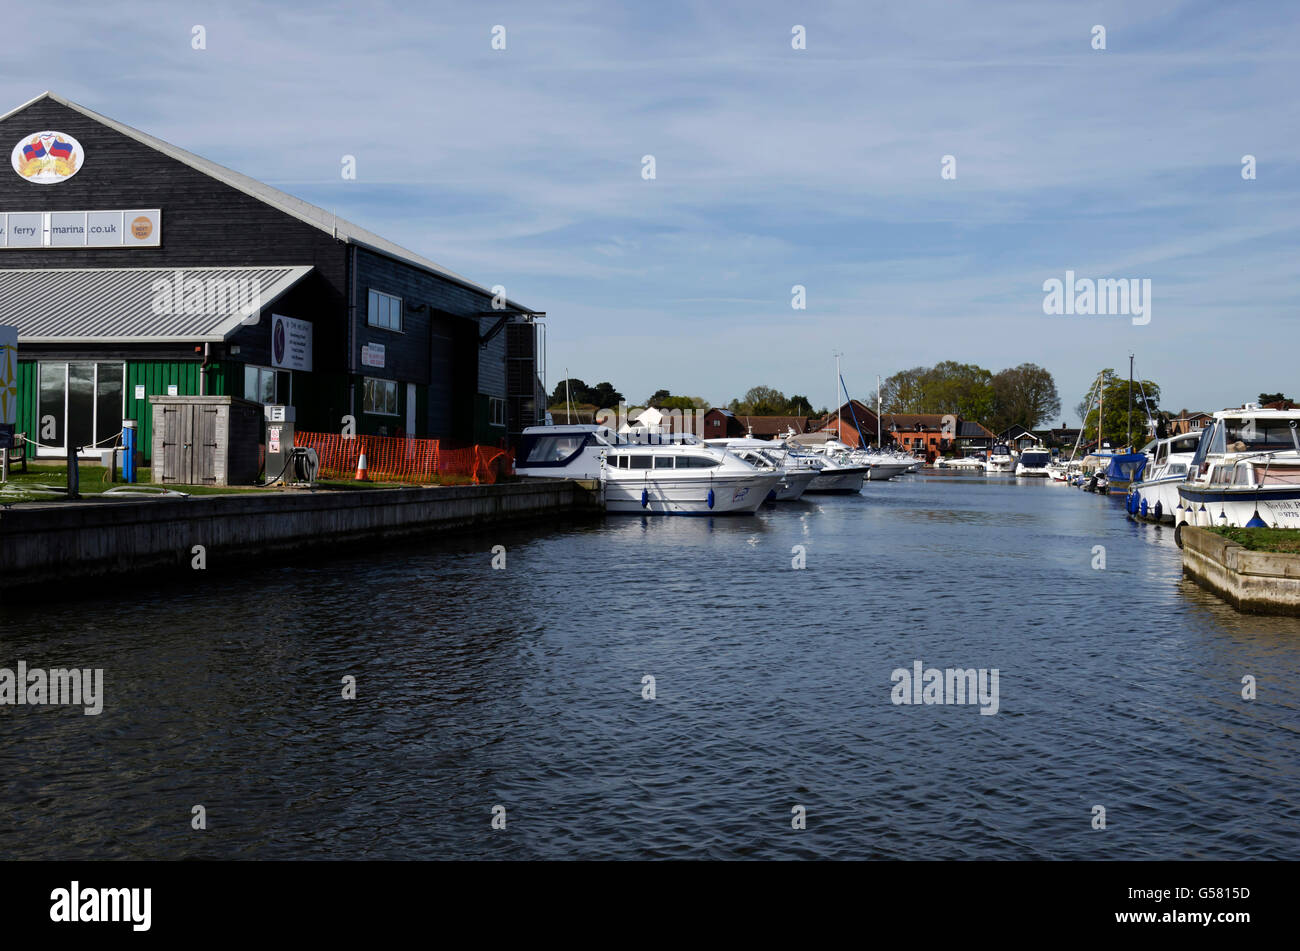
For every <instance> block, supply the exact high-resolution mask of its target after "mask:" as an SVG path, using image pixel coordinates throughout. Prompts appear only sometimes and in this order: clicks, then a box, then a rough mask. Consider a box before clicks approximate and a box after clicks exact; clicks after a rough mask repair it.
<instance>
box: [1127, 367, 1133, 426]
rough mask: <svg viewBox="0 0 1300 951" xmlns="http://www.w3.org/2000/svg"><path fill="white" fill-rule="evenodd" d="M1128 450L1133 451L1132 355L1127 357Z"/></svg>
mask: <svg viewBox="0 0 1300 951" xmlns="http://www.w3.org/2000/svg"><path fill="white" fill-rule="evenodd" d="M1126 415H1127V416H1128V448H1129V450H1130V451H1131V450H1132V449H1133V353H1132V351H1130V352H1129V355H1128V413H1127V414H1126Z"/></svg>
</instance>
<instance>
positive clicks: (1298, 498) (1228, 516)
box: [1175, 483, 1300, 529]
mask: <svg viewBox="0 0 1300 951" xmlns="http://www.w3.org/2000/svg"><path fill="white" fill-rule="evenodd" d="M1178 495H1179V497H1180V499H1181V501H1182V503H1183V510H1182V512H1181V514H1180V513H1177V512H1175V515H1176V516H1177V517H1178V520H1179V521H1180V522H1187V523H1189V524H1191V525H1195V526H1197V527H1198V528H1213V527H1216V526H1223V525H1226V526H1229V527H1235V528H1242V527H1245V526H1246V525H1247V524H1248V523H1250V521H1251V520H1252V519H1253V518H1254V517H1255V513H1256V512H1258V513H1259V518H1260V519H1261V520H1262V521H1263V522H1264V524H1265V525H1266V526H1267V527H1269V528H1298V529H1300V486H1294V485H1279V486H1269V485H1264V486H1241V487H1240V488H1235V487H1230V486H1189V485H1187V484H1185V483H1184V484H1182V485H1181V486H1180V487H1179V489H1178Z"/></svg>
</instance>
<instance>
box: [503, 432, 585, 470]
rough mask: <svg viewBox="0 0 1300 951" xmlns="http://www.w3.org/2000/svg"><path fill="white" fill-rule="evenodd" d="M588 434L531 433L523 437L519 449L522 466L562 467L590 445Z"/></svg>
mask: <svg viewBox="0 0 1300 951" xmlns="http://www.w3.org/2000/svg"><path fill="white" fill-rule="evenodd" d="M591 441H592V437H591V434H590V433H561V434H559V435H555V436H551V435H545V434H541V433H532V434H529V435H526V436H524V438H523V442H522V445H520V447H519V458H520V459H521V460H522V462H521V463H520V465H523V466H563V465H566V464H567V463H569V462H570V461H571V460H572V459H573V458H574V457H575V456H576V455H577V454H578V453H579V452H581V451H582V450H583V448H584V447H585V446H587V445H588V444H590V442H591Z"/></svg>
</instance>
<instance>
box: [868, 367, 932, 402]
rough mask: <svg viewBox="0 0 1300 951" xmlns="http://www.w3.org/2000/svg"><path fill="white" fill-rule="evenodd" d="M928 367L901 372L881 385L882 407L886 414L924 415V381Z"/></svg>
mask: <svg viewBox="0 0 1300 951" xmlns="http://www.w3.org/2000/svg"><path fill="white" fill-rule="evenodd" d="M928 372H929V368H928V367H912V369H910V370H899V371H898V372H897V373H895V374H894V375H893V376H890V377H889V378H888V379H886V380H885V381H884V382H883V383H882V384H881V385H880V405H881V408H882V410H883V412H886V413H923V412H925V410H923V409H921V406H922V405H924V400H925V393H924V380H925V375H926V374H927V373H928Z"/></svg>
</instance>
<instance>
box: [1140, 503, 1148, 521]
mask: <svg viewBox="0 0 1300 951" xmlns="http://www.w3.org/2000/svg"><path fill="white" fill-rule="evenodd" d="M1140 511H1141V512H1142V517H1143V518H1146V517H1147V500H1146V499H1143V500H1142V508H1141V510H1140Z"/></svg>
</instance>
